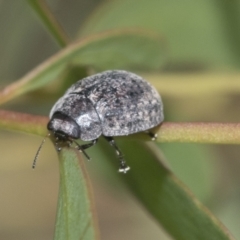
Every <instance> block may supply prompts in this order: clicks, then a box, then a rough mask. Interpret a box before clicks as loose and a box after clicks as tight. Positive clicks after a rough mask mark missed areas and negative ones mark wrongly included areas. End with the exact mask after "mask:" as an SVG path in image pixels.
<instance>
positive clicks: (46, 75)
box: [0, 30, 164, 103]
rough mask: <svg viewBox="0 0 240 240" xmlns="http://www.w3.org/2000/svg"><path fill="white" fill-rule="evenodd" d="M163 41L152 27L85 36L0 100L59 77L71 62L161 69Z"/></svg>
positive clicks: (10, 88)
mask: <svg viewBox="0 0 240 240" xmlns="http://www.w3.org/2000/svg"><path fill="white" fill-rule="evenodd" d="M163 61H164V49H163V41H162V39H161V38H159V36H158V35H155V34H153V33H152V32H149V31H136V30H118V31H111V32H105V33H102V34H98V35H95V36H91V37H89V38H86V39H83V40H81V41H79V42H76V43H74V44H72V45H69V46H68V47H66V48H65V49H64V50H62V51H60V52H59V53H57V54H56V55H54V56H52V57H51V58H49V59H48V60H47V61H45V62H44V63H42V64H41V65H39V66H38V67H37V68H35V69H33V70H32V71H31V72H29V73H28V74H27V75H25V76H24V77H23V78H21V79H19V80H18V81H16V82H15V83H13V84H11V85H9V86H7V87H6V88H4V89H3V90H2V91H0V103H3V102H6V101H8V100H10V99H12V98H14V97H17V96H19V95H21V94H23V93H26V92H28V91H32V90H35V89H37V88H40V87H42V86H44V85H46V84H47V83H49V82H51V81H53V80H56V79H57V78H58V77H59V75H60V73H62V72H63V70H64V69H65V67H66V66H67V64H68V63H70V62H71V63H72V64H76V65H80V66H91V67H93V68H94V69H96V70H99V71H100V70H107V69H113V68H119V69H121V68H122V69H129V68H142V69H152V70H153V69H155V70H156V69H159V68H160V66H161V65H162V63H163Z"/></svg>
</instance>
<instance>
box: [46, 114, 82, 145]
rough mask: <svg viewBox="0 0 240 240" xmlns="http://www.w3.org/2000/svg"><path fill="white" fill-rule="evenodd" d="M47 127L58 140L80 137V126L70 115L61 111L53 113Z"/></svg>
mask: <svg viewBox="0 0 240 240" xmlns="http://www.w3.org/2000/svg"><path fill="white" fill-rule="evenodd" d="M47 128H48V130H49V131H51V132H53V134H54V136H55V138H56V139H59V140H60V141H67V140H68V139H71V138H73V139H78V138H80V128H79V126H78V124H77V123H76V122H75V121H74V120H73V119H72V118H71V117H69V116H67V115H65V114H63V113H61V112H56V113H54V114H53V116H52V118H51V120H50V121H49V123H48V125H47Z"/></svg>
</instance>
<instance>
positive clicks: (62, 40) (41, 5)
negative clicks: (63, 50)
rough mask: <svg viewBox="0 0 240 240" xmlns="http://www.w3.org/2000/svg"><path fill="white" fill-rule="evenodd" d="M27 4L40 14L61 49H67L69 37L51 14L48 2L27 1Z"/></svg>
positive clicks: (39, 0)
mask: <svg viewBox="0 0 240 240" xmlns="http://www.w3.org/2000/svg"><path fill="white" fill-rule="evenodd" d="M27 2H28V4H29V5H30V6H31V7H32V8H33V9H34V10H35V12H36V13H37V14H38V16H39V18H40V19H41V20H42V22H43V23H44V25H45V26H46V28H47V29H48V31H49V33H50V34H51V35H52V36H53V37H54V38H55V40H56V41H57V42H58V44H59V45H60V46H61V47H65V46H66V45H67V43H68V37H67V35H66V33H65V32H64V31H63V29H62V27H61V26H60V24H59V23H58V21H57V20H56V18H55V17H54V15H53V14H52V13H51V11H50V9H49V7H48V6H47V4H46V2H45V1H44V0H34V1H33V0H27Z"/></svg>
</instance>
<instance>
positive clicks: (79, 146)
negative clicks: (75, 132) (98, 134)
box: [74, 139, 98, 160]
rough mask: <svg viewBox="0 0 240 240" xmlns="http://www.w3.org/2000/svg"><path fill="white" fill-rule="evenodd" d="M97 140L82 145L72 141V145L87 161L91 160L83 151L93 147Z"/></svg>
mask: <svg viewBox="0 0 240 240" xmlns="http://www.w3.org/2000/svg"><path fill="white" fill-rule="evenodd" d="M97 140H98V139H94V140H93V141H92V142H90V143H87V144H83V145H80V144H78V143H77V142H76V141H74V143H75V144H76V145H77V149H78V150H79V151H81V152H82V153H83V154H84V155H85V157H86V158H87V159H88V160H91V158H90V157H89V156H88V155H87V153H86V152H85V151H84V150H85V149H87V148H90V147H92V146H93V145H95V144H96V143H97Z"/></svg>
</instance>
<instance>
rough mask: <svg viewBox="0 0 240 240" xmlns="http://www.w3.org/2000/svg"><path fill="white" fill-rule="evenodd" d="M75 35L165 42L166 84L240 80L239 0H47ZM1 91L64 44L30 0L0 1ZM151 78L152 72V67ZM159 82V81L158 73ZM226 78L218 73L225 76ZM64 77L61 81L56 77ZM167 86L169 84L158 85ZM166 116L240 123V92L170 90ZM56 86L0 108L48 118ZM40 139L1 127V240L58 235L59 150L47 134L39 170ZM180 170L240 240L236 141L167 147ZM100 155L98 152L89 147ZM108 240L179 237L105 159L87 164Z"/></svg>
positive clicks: (162, 71)
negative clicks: (115, 32) (149, 33)
mask: <svg viewBox="0 0 240 240" xmlns="http://www.w3.org/2000/svg"><path fill="white" fill-rule="evenodd" d="M46 2H47V4H48V5H49V7H50V9H51V10H52V12H53V14H54V15H55V16H56V18H57V19H58V21H59V22H60V24H61V25H62V27H63V29H64V30H65V31H66V32H67V34H68V36H69V37H70V38H71V39H76V38H78V37H85V36H88V35H90V34H92V33H96V32H101V31H103V30H110V29H119V28H132V27H136V28H145V29H149V30H153V31H155V32H157V33H158V34H160V35H161V36H162V38H163V39H164V41H165V45H166V46H165V48H166V52H167V54H166V55H167V56H166V61H165V63H164V64H163V65H162V67H161V69H159V71H158V72H157V73H156V72H155V74H159V81H161V77H162V79H164V80H165V81H166V79H169V80H170V81H171V79H172V80H174V81H176V80H179V81H184V79H185V77H186V78H189V76H191V78H192V81H195V82H196V86H198V84H199V83H200V81H201V80H202V81H204V80H205V81H206V79H209V81H210V80H211V79H218V77H219V78H220V76H225V79H227V80H228V81H229V84H231V81H232V77H233V76H234V78H235V79H236V78H238V76H239V80H240V73H239V69H240V30H239V29H240V1H239V0H235V1H231V2H229V1H226V0H218V1H215V0H201V1H196V0H183V1H176V0H175V1H164V0H148V1H144V0H114V1H112V0H108V1H100V0H69V1H64V0H48V1H46ZM0 34H1V37H0V88H2V87H4V86H6V85H7V84H9V83H12V82H14V81H15V80H17V79H19V78H20V77H22V76H23V75H24V74H26V73H27V72H28V71H30V70H31V69H32V68H34V67H35V66H37V65H38V64H40V63H41V62H43V61H44V60H46V59H47V58H48V57H50V56H52V55H53V54H54V53H56V52H58V51H59V50H60V47H59V46H58V45H57V44H56V42H55V41H54V39H52V37H51V36H50V35H49V34H48V32H47V31H46V29H45V28H44V26H43V24H42V23H41V22H40V20H39V19H38V18H37V16H36V15H35V13H34V12H33V10H32V9H31V7H30V6H29V5H28V3H27V1H23V0H22V1H3V0H0ZM147 76H148V77H149V78H151V73H147ZM150 80H151V79H150ZM219 81H220V80H219ZM55 84H57V82H56V83H55ZM160 93H161V91H160ZM162 97H163V101H164V105H165V115H166V120H167V121H188V122H190V121H206V122H239V117H240V112H239V102H240V97H239V92H237V91H236V92H226V93H224V94H216V93H215V92H214V91H213V92H210V93H209V94H207V95H199V94H198V95H196V96H195V95H194V92H193V94H192V95H191V96H190V97H189V96H184V94H182V95H181V94H180V95H176V96H175V95H168V94H167V93H164V94H162ZM56 99H57V96H56V95H55V94H54V85H53V86H52V88H51V89H50V91H49V89H48V90H46V89H41V90H38V91H35V92H33V93H29V94H26V95H24V96H21V97H19V98H17V99H15V100H13V101H11V102H9V103H7V104H5V105H4V106H2V108H4V109H9V110H16V111H19V112H25V113H32V114H39V115H46V116H47V115H48V113H49V111H50V109H51V106H52V105H53V103H54V102H55V101H56ZM41 140H42V139H41V138H40V137H35V136H30V135H24V134H19V133H13V132H7V131H3V130H1V131H0V149H1V150H0V151H1V154H0V156H1V161H0V196H1V197H0V213H1V214H0V239H5V240H8V239H11V240H12V239H18V240H21V239H25V240H26V239H36V240H38V239H39V240H40V239H45V240H48V239H52V238H53V232H54V221H55V214H56V204H57V195H58V181H59V176H58V162H57V154H56V152H55V150H54V148H53V146H52V145H51V143H50V141H48V142H47V143H46V144H45V146H44V148H43V150H42V152H41V155H40V158H39V162H38V165H37V168H36V170H35V171H32V169H31V164H32V160H33V158H34V156H35V154H36V151H37V148H38V146H39V144H40V142H41ZM159 147H160V148H161V149H162V151H163V153H164V154H165V156H166V159H167V160H168V164H169V165H170V167H171V168H172V170H173V171H174V173H175V174H176V175H177V176H178V177H179V178H180V179H181V180H182V181H183V182H184V183H185V184H186V185H187V186H188V187H189V188H190V189H191V190H192V191H193V192H194V194H195V195H196V196H197V197H198V198H199V199H200V200H201V201H202V202H203V203H204V204H205V205H206V206H207V207H208V208H209V209H210V210H211V211H212V212H213V213H214V214H215V215H216V216H217V217H218V218H220V220H221V221H222V222H223V223H224V224H225V225H226V226H227V227H228V229H229V230H230V231H231V232H232V233H233V235H234V236H235V237H236V239H240V229H239V222H240V217H239V212H240V187H239V186H240V174H239V169H240V157H239V156H240V149H239V146H238V145H204V144H201V145H200V144H177V143H164V144H159ZM91 153H92V154H93V155H94V149H91V150H90V155H91ZM86 165H87V168H88V170H89V173H90V175H91V180H92V184H93V191H94V195H95V199H96V208H97V212H98V217H99V225H100V231H101V235H102V239H104V240H112V239H114V240H122V239H138V240H144V239H151V240H155V239H166V240H167V239H171V238H170V237H169V236H168V235H167V234H166V233H165V232H164V230H162V229H161V228H159V226H158V225H157V224H156V223H155V222H154V220H153V219H152V218H151V217H149V215H148V214H147V213H146V211H145V210H144V209H142V207H141V205H140V204H139V203H138V202H137V201H135V199H134V197H133V196H131V194H129V192H128V190H127V189H126V188H125V187H124V186H123V185H121V183H120V182H119V181H118V180H117V179H115V175H116V174H117V172H116V171H115V172H114V171H112V168H111V169H110V168H109V167H108V165H107V163H105V162H104V161H103V162H97V161H95V162H94V160H93V161H91V162H88V163H86Z"/></svg>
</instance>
